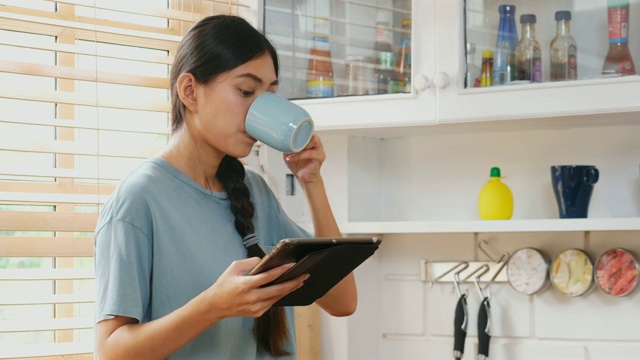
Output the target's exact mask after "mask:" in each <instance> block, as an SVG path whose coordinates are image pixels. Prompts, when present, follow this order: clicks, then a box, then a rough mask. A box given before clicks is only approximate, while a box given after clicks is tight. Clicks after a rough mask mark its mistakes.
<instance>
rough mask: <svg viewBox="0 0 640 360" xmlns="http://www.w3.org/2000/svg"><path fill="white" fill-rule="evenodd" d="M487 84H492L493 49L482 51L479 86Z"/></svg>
mask: <svg viewBox="0 0 640 360" xmlns="http://www.w3.org/2000/svg"><path fill="white" fill-rule="evenodd" d="M487 86H493V51H491V49H486V50H485V51H483V52H482V70H481V72H480V87H487Z"/></svg>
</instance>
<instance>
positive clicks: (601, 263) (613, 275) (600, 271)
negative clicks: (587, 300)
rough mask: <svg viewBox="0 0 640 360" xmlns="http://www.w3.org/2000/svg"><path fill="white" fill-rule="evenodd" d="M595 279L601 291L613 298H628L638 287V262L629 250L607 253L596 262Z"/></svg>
mask: <svg viewBox="0 0 640 360" xmlns="http://www.w3.org/2000/svg"><path fill="white" fill-rule="evenodd" d="M594 277H595V281H596V284H597V285H598V287H599V288H600V290H602V291H604V292H605V293H607V294H609V295H612V296H626V295H629V294H630V293H632V292H633V290H635V289H636V287H637V286H638V262H637V261H636V258H635V257H634V256H633V254H631V252H629V251H628V250H625V249H621V248H616V249H610V250H607V251H605V252H604V253H603V254H602V255H600V257H599V258H598V260H596V265H595V270H594Z"/></svg>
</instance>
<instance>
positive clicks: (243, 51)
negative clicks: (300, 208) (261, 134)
mask: <svg viewBox="0 0 640 360" xmlns="http://www.w3.org/2000/svg"><path fill="white" fill-rule="evenodd" d="M266 53H268V54H269V55H270V56H271V59H272V60H273V65H274V68H275V72H276V76H278V68H279V66H278V56H277V54H276V51H275V49H274V47H273V45H272V44H271V43H270V42H269V40H267V38H266V37H265V36H264V35H263V34H261V33H260V32H259V31H258V30H256V29H255V28H254V27H252V26H251V24H249V23H248V22H247V21H246V20H244V19H242V18H240V17H237V16H231V15H215V16H209V17H206V18H204V19H202V20H200V21H199V22H197V23H196V24H195V25H194V26H193V27H192V28H191V29H190V30H189V31H188V32H187V34H186V35H185V36H184V38H183V39H182V41H181V42H180V45H179V46H178V51H177V53H176V57H175V60H174V62H173V64H172V66H171V130H172V132H175V131H176V130H178V129H179V128H180V127H181V126H182V124H183V123H184V104H183V103H182V101H180V97H179V96H178V89H177V81H178V78H179V77H180V75H182V74H183V73H190V74H192V75H193V76H194V78H195V79H196V80H197V81H198V82H199V83H201V84H207V83H209V82H210V81H213V80H215V78H216V77H217V76H218V75H220V74H222V73H224V72H227V71H230V70H232V69H235V68H236V67H238V66H240V65H242V64H244V63H246V62H248V61H251V60H253V59H255V58H257V57H259V56H262V55H263V54H266ZM216 178H218V180H219V181H220V182H221V183H222V186H223V188H224V190H225V191H226V192H227V195H228V196H229V201H230V203H231V211H232V213H233V215H234V217H235V222H234V225H235V228H236V230H237V231H238V234H240V236H241V237H242V238H244V237H245V236H247V235H249V234H253V233H254V226H253V222H252V220H253V214H254V206H253V204H252V203H251V200H250V193H249V188H248V187H247V185H246V184H245V183H244V178H245V170H244V166H243V165H242V163H241V162H240V161H239V160H238V159H236V158H234V157H232V156H228V155H227V156H225V157H224V158H223V159H222V161H221V163H220V165H219V167H218V172H217V173H216ZM247 256H248V257H253V256H259V257H262V256H264V252H263V251H262V249H261V248H260V246H258V245H257V244H256V245H253V246H251V247H250V248H249V249H248V251H247ZM253 333H254V336H255V338H256V341H257V343H258V346H260V347H262V348H263V349H264V350H265V351H267V353H269V354H271V356H283V355H290V354H291V353H290V352H289V351H287V350H286V349H285V347H284V346H285V343H286V342H287V340H288V339H289V331H288V328H287V321H286V317H285V313H284V308H283V307H272V308H271V309H269V310H268V311H267V312H265V313H264V314H263V315H262V316H261V317H259V318H257V319H256V321H255V322H254V326H253Z"/></svg>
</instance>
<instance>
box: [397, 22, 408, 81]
mask: <svg viewBox="0 0 640 360" xmlns="http://www.w3.org/2000/svg"><path fill="white" fill-rule="evenodd" d="M402 30H403V33H402V35H403V36H402V39H401V40H400V51H399V53H398V59H397V60H396V69H397V71H398V80H399V81H400V90H401V91H402V92H406V93H408V92H411V19H402Z"/></svg>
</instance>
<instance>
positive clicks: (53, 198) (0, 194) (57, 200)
mask: <svg viewBox="0 0 640 360" xmlns="http://www.w3.org/2000/svg"><path fill="white" fill-rule="evenodd" d="M107 198H108V196H105V195H98V194H65V193H60V194H48V193H39V192H35V193H28V192H10V191H0V203H1V202H9V203H11V202H19V203H37V204H104V203H105V201H106V200H107Z"/></svg>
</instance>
